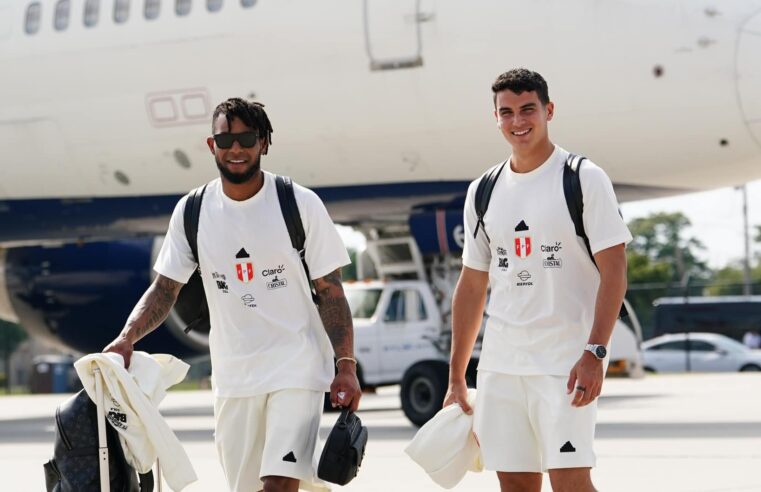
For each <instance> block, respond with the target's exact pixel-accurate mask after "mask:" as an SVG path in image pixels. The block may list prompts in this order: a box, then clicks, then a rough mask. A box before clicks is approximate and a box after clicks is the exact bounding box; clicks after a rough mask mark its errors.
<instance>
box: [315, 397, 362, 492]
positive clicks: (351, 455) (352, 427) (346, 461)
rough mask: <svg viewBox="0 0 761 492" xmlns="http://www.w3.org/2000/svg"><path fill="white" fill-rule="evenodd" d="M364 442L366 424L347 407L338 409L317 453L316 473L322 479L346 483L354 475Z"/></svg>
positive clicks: (360, 462)
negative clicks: (323, 442) (319, 452)
mask: <svg viewBox="0 0 761 492" xmlns="http://www.w3.org/2000/svg"><path fill="white" fill-rule="evenodd" d="M365 446H367V428H365V427H363V426H362V421H361V420H360V419H359V417H357V415H356V414H354V413H352V412H351V411H350V410H349V409H348V408H345V409H343V410H342V411H341V415H339V417H338V420H337V421H336V425H334V426H333V430H331V431H330V434H329V435H328V440H327V441H326V442H325V447H324V448H323V450H322V455H321V456H320V464H319V466H318V467H317V476H318V477H320V478H321V479H323V480H325V481H326V482H331V483H334V484H336V485H346V484H347V483H349V482H351V480H352V479H353V478H354V477H356V476H357V472H358V471H359V466H360V465H361V464H362V458H363V457H364V456H365Z"/></svg>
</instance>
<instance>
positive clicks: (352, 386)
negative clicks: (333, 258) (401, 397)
mask: <svg viewBox="0 0 761 492" xmlns="http://www.w3.org/2000/svg"><path fill="white" fill-rule="evenodd" d="M314 286H315V289H316V290H317V296H318V297H319V302H320V303H319V305H318V310H319V312H320V318H321V319H322V324H323V325H324V326H325V331H326V332H327V334H328V338H330V343H331V344H332V345H333V351H334V352H335V354H336V359H340V358H341V357H352V358H353V357H354V328H353V326H352V320H351V310H350V309H349V303H348V302H346V296H345V295H344V290H343V287H342V286H341V269H338V270H335V271H333V272H331V273H329V274H327V275H325V276H324V277H322V278H318V279H316V280H315V281H314ZM339 392H343V393H344V395H343V398H339V397H338V393H339ZM361 394H362V393H361V391H360V388H359V380H358V379H357V368H356V365H355V363H354V362H352V361H350V360H342V361H340V362H339V363H338V373H337V374H336V377H335V379H334V380H333V384H331V385H330V401H331V403H333V406H336V405H338V406H342V407H350V408H351V410H352V411H355V410H356V409H357V407H358V406H359V398H360V396H361Z"/></svg>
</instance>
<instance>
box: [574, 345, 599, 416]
mask: <svg viewBox="0 0 761 492" xmlns="http://www.w3.org/2000/svg"><path fill="white" fill-rule="evenodd" d="M602 369H603V361H601V360H599V359H597V357H595V356H594V355H592V353H591V352H587V351H585V352H584V354H583V355H582V356H581V358H580V359H579V361H578V362H577V363H576V365H574V366H573V369H571V374H570V375H569V377H568V394H569V395H570V394H571V393H573V392H575V393H576V394H575V395H574V397H573V401H572V402H571V405H573V406H574V407H583V406H585V405H589V404H590V403H592V402H593V401H594V400H595V398H597V397H598V396H600V392H601V391H602V381H603V376H604V374H603V370H602Z"/></svg>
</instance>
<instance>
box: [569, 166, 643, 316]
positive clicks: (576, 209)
mask: <svg viewBox="0 0 761 492" xmlns="http://www.w3.org/2000/svg"><path fill="white" fill-rule="evenodd" d="M585 160H586V157H584V156H581V155H576V154H568V159H566V161H565V166H564V168H563V194H564V195H565V203H566V206H568V213H570V214H571V220H573V226H574V228H575V229H576V235H577V236H579V237H580V238H581V239H582V240H583V241H584V246H586V247H587V254H589V259H590V260H592V264H593V265H594V266H595V268H597V262H596V261H595V257H594V255H593V254H592V248H591V247H590V245H589V237H588V236H587V232H586V230H585V229H584V194H583V192H582V189H581V178H580V177H579V174H580V173H579V170H580V169H581V163H582V162H584V161H585ZM598 270H599V268H598ZM628 315H629V312H628V311H627V310H626V306H624V305H623V304H621V309H620V310H619V312H618V317H619V318H623V317H624V316H628Z"/></svg>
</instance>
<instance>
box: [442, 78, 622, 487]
mask: <svg viewBox="0 0 761 492" xmlns="http://www.w3.org/2000/svg"><path fill="white" fill-rule="evenodd" d="M492 91H493V93H494V115H495V117H496V121H497V127H498V128H499V130H500V131H501V133H502V135H503V137H504V138H505V140H507V142H508V143H509V144H510V145H511V147H512V155H511V156H510V158H509V159H508V160H507V161H506V163H505V165H504V168H503V169H502V171H501V173H500V175H499V176H498V178H497V180H496V182H495V186H494V189H493V192H492V195H491V199H490V204H489V207H488V209H487V212H486V214H485V215H484V216H483V222H482V223H480V222H479V220H478V218H477V214H476V210H475V206H474V200H475V194H476V188H477V187H478V183H479V181H480V180H476V181H474V182H473V183H472V184H471V186H470V188H469V190H468V194H467V198H466V200H465V210H464V222H465V247H464V251H463V269H462V273H461V275H460V279H459V281H458V284H457V288H456V290H455V294H454V298H453V301H452V335H453V340H452V356H451V368H450V385H449V391H448V393H447V397H446V400H445V402H444V405H449V404H452V403H458V404H460V406H462V408H463V410H465V411H466V412H467V413H471V411H472V410H471V408H470V406H469V405H468V403H467V400H466V389H467V388H466V383H465V370H466V368H467V364H468V360H469V359H470V356H471V353H472V350H473V345H474V343H475V340H476V337H477V335H478V332H479V329H480V326H481V320H482V313H483V308H484V304H485V300H486V290H487V287H489V286H491V297H490V301H489V306H488V310H487V313H488V315H489V319H488V322H487V326H486V331H485V333H484V339H483V344H482V351H481V357H480V361H479V366H478V381H477V386H478V394H477V398H476V404H475V413H474V419H473V420H474V423H473V426H474V432H475V433H476V435H477V438H478V440H479V443H480V447H481V453H482V459H483V463H484V465H485V467H486V468H487V469H489V470H494V471H496V472H497V476H498V478H499V482H500V487H501V489H502V491H505V492H506V491H522V492H539V491H540V490H541V486H542V472H545V471H548V472H549V475H550V481H551V483H552V488H553V490H554V491H556V492H564V491H568V492H571V491H572V492H591V491H594V490H595V489H594V486H593V485H592V481H591V478H590V468H591V467H593V466H594V465H595V454H594V451H593V449H592V444H593V440H594V429H595V420H596V399H597V397H598V396H599V394H600V391H601V389H602V383H603V376H604V373H605V368H606V367H607V358H606V350H605V347H606V346H607V345H608V343H609V341H610V337H611V333H612V330H613V326H614V323H615V320H616V317H617V315H618V313H619V308H620V307H621V303H622V300H623V296H624V293H625V291H626V254H625V249H624V247H625V244H626V243H627V242H629V241H630V240H631V235H630V233H629V231H628V229H627V227H626V225H625V224H624V222H623V220H622V218H621V216H620V214H619V212H618V205H617V202H616V197H615V194H614V193H613V186H612V185H611V182H610V179H609V178H608V176H607V175H606V174H605V173H604V172H603V171H602V169H600V168H599V167H597V166H596V165H594V164H593V163H591V162H589V161H584V162H583V163H582V164H583V165H581V166H580V168H579V169H578V172H579V173H580V174H579V178H580V181H581V187H582V191H583V222H584V225H585V229H586V233H587V236H588V237H589V243H590V251H591V254H593V256H594V260H595V262H596V266H595V263H593V262H592V260H591V258H590V256H589V255H590V253H589V252H588V251H587V249H586V247H585V244H584V242H583V241H582V240H581V239H580V238H579V237H577V236H576V231H575V228H574V223H573V222H572V220H571V218H570V216H569V211H568V208H567V205H566V201H565V196H564V193H563V172H564V168H565V166H566V159H567V158H568V156H569V153H568V152H566V151H565V150H563V149H562V148H560V147H558V146H556V145H554V144H553V143H552V142H551V141H550V139H549V135H548V130H547V126H548V122H549V121H550V120H552V117H553V115H554V111H555V106H554V104H553V103H552V102H551V101H550V98H549V93H548V89H547V83H546V82H545V80H544V78H542V76H541V75H539V74H538V73H536V72H532V71H529V70H526V69H515V70H510V71H508V72H505V73H503V74H502V75H500V76H499V77H498V78H497V80H496V81H495V82H494V84H493V86H492ZM479 226H480V227H479ZM479 228H480V230H479ZM598 269H599V271H598Z"/></svg>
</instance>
